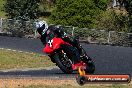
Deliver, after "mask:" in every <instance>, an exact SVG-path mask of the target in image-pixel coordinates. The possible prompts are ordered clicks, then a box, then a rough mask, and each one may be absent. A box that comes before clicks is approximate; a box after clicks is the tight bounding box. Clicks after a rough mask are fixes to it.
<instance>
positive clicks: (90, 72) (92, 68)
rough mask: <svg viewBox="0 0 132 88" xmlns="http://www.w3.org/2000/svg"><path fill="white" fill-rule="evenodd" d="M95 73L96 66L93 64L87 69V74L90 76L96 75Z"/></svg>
mask: <svg viewBox="0 0 132 88" xmlns="http://www.w3.org/2000/svg"><path fill="white" fill-rule="evenodd" d="M94 71H95V65H94V62H91V63H89V64H88V66H87V67H86V69H85V72H86V73H89V74H94Z"/></svg>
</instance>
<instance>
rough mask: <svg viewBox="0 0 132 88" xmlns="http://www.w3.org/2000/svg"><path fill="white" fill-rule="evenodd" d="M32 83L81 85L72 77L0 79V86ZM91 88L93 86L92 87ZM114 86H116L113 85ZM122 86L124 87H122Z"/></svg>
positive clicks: (130, 86)
mask: <svg viewBox="0 0 132 88" xmlns="http://www.w3.org/2000/svg"><path fill="white" fill-rule="evenodd" d="M30 85H44V86H64V85H68V86H69V85H70V86H74V87H79V85H78V84H77V82H76V80H74V79H72V80H70V79H43V78H35V79H32V78H28V79H27V78H19V79H18V78H11V79H9V78H8V79H0V88H22V87H23V86H24V87H26V86H30ZM112 85H113V84H94V85H93V84H87V85H85V87H86V86H89V87H90V86H94V88H96V87H95V86H97V88H98V87H99V88H100V87H101V86H102V87H103V88H105V87H107V88H109V87H108V86H112ZM124 85H127V86H128V88H132V82H131V83H130V84H124ZM90 88H91V87H90ZM110 88H111V87H110ZM112 88H114V87H112ZM121 88H122V87H121Z"/></svg>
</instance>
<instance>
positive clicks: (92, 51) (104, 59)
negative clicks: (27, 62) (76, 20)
mask: <svg viewBox="0 0 132 88" xmlns="http://www.w3.org/2000/svg"><path fill="white" fill-rule="evenodd" d="M82 46H83V47H84V49H85V50H86V52H87V54H88V55H89V56H90V57H92V58H93V60H94V61H95V65H96V71H95V74H130V75H131V76H132V48H131V47H117V46H106V45H92V44H84V43H83V44H82ZM0 48H6V49H15V50H21V51H27V52H35V53H40V54H43V52H42V48H43V45H42V44H41V42H40V40H39V39H26V38H16V37H4V36H0ZM1 76H37V77H39V76H40V77H41V76H42V77H45V76H54V77H55V76H56V77H61V76H65V77H67V76H68V75H67V74H64V73H63V72H61V71H60V70H59V69H58V68H57V67H56V68H53V69H50V70H47V69H41V70H28V71H19V70H18V71H8V72H3V71H0V77H1ZM71 76H72V77H74V76H75V74H72V75H70V77H71Z"/></svg>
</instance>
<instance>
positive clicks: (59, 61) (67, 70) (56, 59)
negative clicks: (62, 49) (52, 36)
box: [54, 53, 73, 74]
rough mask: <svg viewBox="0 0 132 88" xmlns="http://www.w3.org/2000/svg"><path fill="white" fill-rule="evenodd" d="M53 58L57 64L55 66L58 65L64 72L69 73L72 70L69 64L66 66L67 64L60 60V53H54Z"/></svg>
mask: <svg viewBox="0 0 132 88" xmlns="http://www.w3.org/2000/svg"><path fill="white" fill-rule="evenodd" d="M54 59H55V62H56V64H57V66H58V67H59V68H60V69H61V70H62V71H63V72H64V73H66V74H71V73H72V72H73V70H72V67H71V66H69V67H67V66H65V65H64V64H63V63H62V62H61V59H62V58H60V55H59V54H58V53H56V54H55V55H54Z"/></svg>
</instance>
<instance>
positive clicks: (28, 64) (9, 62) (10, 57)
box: [0, 49, 54, 70]
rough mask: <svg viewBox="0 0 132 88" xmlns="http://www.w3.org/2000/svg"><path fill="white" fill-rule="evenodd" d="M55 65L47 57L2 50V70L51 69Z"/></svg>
mask: <svg viewBox="0 0 132 88" xmlns="http://www.w3.org/2000/svg"><path fill="white" fill-rule="evenodd" d="M53 65H54V64H53V63H52V62H51V61H50V59H49V58H48V57H46V56H42V55H40V54H33V53H31V54H30V53H28V54H27V53H20V52H12V51H8V50H1V49H0V70H3V69H22V68H37V67H49V66H53Z"/></svg>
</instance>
